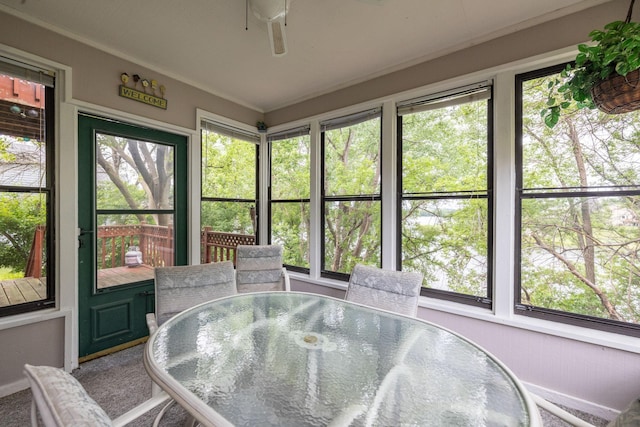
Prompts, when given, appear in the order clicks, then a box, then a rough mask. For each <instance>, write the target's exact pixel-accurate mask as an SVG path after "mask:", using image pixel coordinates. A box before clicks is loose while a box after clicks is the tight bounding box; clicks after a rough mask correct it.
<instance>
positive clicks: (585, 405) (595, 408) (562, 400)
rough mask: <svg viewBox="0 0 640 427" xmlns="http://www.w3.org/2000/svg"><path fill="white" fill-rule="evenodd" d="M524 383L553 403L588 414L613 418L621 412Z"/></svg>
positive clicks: (533, 391)
mask: <svg viewBox="0 0 640 427" xmlns="http://www.w3.org/2000/svg"><path fill="white" fill-rule="evenodd" d="M522 383H523V384H524V386H525V387H526V388H527V389H528V390H530V391H531V392H532V393H535V394H537V395H538V396H540V397H543V398H545V399H546V400H548V401H549V402H551V403H555V404H557V405H562V406H566V407H567V408H571V409H576V410H578V411H582V412H586V413H588V414H591V415H595V416H597V417H600V418H604V419H605V420H612V419H614V418H615V417H616V416H617V415H618V414H619V413H620V412H619V411H617V410H615V409H613V408H608V407H606V406H602V405H599V404H597V403H594V402H589V401H587V400H583V399H580V398H578V397H575V396H569V395H568V394H564V393H560V392H558V391H555V390H550V389H548V388H544V387H540V386H537V385H535V384H531V383H527V382H522Z"/></svg>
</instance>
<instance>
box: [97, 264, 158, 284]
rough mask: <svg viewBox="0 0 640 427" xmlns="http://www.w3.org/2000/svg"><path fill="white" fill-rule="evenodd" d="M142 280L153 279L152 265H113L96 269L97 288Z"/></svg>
mask: <svg viewBox="0 0 640 427" xmlns="http://www.w3.org/2000/svg"><path fill="white" fill-rule="evenodd" d="M143 280H153V267H150V266H148V265H140V266H138V267H115V268H105V269H104V270H98V289H104V288H110V287H111V286H119V285H124V284H126V283H132V282H141V281H143Z"/></svg>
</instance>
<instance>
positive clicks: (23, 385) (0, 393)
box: [0, 378, 29, 397]
mask: <svg viewBox="0 0 640 427" xmlns="http://www.w3.org/2000/svg"><path fill="white" fill-rule="evenodd" d="M28 388H29V381H28V380H27V379H26V378H23V379H21V380H18V381H15V382H12V383H9V384H3V385H1V386H0V397H5V396H9V395H10V394H13V393H17V392H19V391H22V390H26V389H28Z"/></svg>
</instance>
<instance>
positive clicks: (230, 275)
mask: <svg viewBox="0 0 640 427" xmlns="http://www.w3.org/2000/svg"><path fill="white" fill-rule="evenodd" d="M155 287H156V312H155V313H147V326H148V327H149V334H153V333H154V332H155V331H156V330H157V329H158V326H160V325H162V324H163V323H164V322H165V321H167V320H168V319H170V318H171V317H173V316H174V315H176V314H178V313H180V312H181V311H184V310H186V309H188V308H191V307H193V306H195V305H197V304H200V303H202V302H206V301H211V300H214V299H217V298H222V297H226V296H230V295H235V294H236V293H237V292H236V281H235V273H234V271H233V262H232V261H221V262H213V263H210V264H200V265H179V266H173V267H156V268H155Z"/></svg>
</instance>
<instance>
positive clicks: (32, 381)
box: [24, 364, 169, 427]
mask: <svg viewBox="0 0 640 427" xmlns="http://www.w3.org/2000/svg"><path fill="white" fill-rule="evenodd" d="M24 374H25V375H26V376H27V379H28V380H29V385H30V386H31V393H32V395H33V397H32V400H31V425H32V426H33V427H37V426H38V425H39V424H38V413H40V418H41V420H42V422H43V423H44V425H45V427H67V426H92V427H99V426H115V427H119V426H124V425H126V424H128V423H130V422H131V421H133V420H135V419H136V418H138V417H140V416H142V415H144V414H145V413H147V412H148V411H150V410H151V409H153V408H155V407H156V406H158V405H160V404H162V403H164V402H166V401H167V400H168V399H169V396H168V395H167V394H166V393H164V392H162V393H160V394H158V395H156V396H154V397H152V398H151V399H149V400H147V401H146V402H143V403H141V404H140V405H138V406H136V407H135V408H133V409H131V410H130V411H128V412H126V413H124V414H122V415H120V416H119V417H117V418H115V419H111V418H109V416H108V415H107V413H106V412H105V411H104V409H102V407H101V406H100V405H98V404H97V403H96V401H95V400H93V399H92V398H91V396H89V394H88V393H87V391H86V390H85V389H84V387H82V384H80V383H79V382H78V380H76V379H75V378H74V377H73V376H71V375H70V374H69V373H67V372H65V371H64V370H62V369H59V368H54V367H51V366H32V365H29V364H25V365H24Z"/></svg>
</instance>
